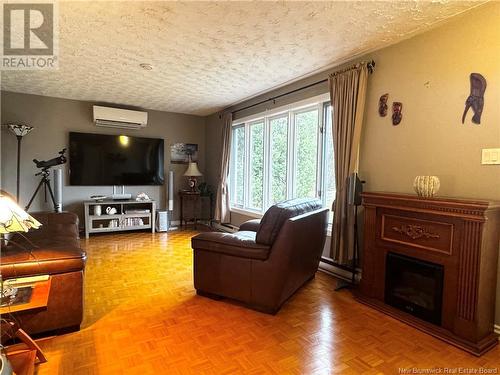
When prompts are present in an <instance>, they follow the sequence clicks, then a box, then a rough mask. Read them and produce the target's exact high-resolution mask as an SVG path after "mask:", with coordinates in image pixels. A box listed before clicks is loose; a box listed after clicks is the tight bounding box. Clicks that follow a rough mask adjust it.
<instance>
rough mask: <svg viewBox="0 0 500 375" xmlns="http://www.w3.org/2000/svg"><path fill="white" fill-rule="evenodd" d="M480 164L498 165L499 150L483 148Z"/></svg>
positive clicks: (499, 160) (499, 161)
mask: <svg viewBox="0 0 500 375" xmlns="http://www.w3.org/2000/svg"><path fill="white" fill-rule="evenodd" d="M481 164H483V165H495V164H500V148H483V150H482V153H481Z"/></svg>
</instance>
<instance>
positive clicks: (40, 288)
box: [0, 277, 51, 375]
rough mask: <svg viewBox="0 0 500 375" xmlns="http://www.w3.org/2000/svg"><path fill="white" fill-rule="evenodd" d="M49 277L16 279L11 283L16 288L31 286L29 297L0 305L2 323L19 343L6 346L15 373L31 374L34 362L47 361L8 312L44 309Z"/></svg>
mask: <svg viewBox="0 0 500 375" xmlns="http://www.w3.org/2000/svg"><path fill="white" fill-rule="evenodd" d="M50 283H51V279H50V277H48V278H47V279H46V280H40V281H33V278H25V279H18V280H17V282H16V283H15V284H14V285H13V286H14V287H16V288H21V287H23V286H24V287H26V286H31V287H32V291H31V297H30V298H29V300H28V301H27V302H25V303H19V304H14V305H9V306H3V307H0V315H2V317H3V318H4V321H3V324H8V325H10V327H9V328H8V329H12V330H13V331H14V336H15V337H16V338H18V339H19V340H20V341H21V343H19V344H14V345H10V346H9V347H7V348H6V352H7V358H9V361H10V362H11V365H12V368H13V370H14V372H15V373H16V374H25V375H31V374H33V373H34V371H35V363H36V360H37V359H38V362H39V363H44V362H47V358H46V357H45V355H44V354H43V352H42V349H41V348H40V347H39V346H38V344H37V343H36V342H35V340H33V339H32V338H31V337H30V336H29V335H28V334H27V333H26V332H25V331H24V330H23V329H22V328H20V327H19V326H17V324H16V323H14V321H10V320H9V314H22V313H25V312H34V311H36V310H46V309H47V302H48V300H49V293H50Z"/></svg>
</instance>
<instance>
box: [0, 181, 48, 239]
mask: <svg viewBox="0 0 500 375" xmlns="http://www.w3.org/2000/svg"><path fill="white" fill-rule="evenodd" d="M41 225H42V224H41V223H40V222H38V221H37V220H36V219H35V218H34V217H32V216H31V215H29V214H28V213H27V212H26V211H24V210H23V209H22V208H20V207H19V206H18V205H17V204H16V203H15V202H14V201H13V200H12V199H11V198H10V197H9V195H8V194H6V193H4V192H3V191H0V234H5V233H13V232H27V231H29V230H30V229H31V228H33V229H38V228H40V226H41Z"/></svg>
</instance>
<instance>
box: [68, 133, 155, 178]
mask: <svg viewBox="0 0 500 375" xmlns="http://www.w3.org/2000/svg"><path fill="white" fill-rule="evenodd" d="M163 148H164V147H163V139H156V138H141V137H130V136H124V135H103V134H90V133H75V132H70V133H69V169H70V178H69V180H70V184H71V185H107V186H112V185H163V183H164V181H165V178H164V173H163V167H164V166H163V152H164V150H163Z"/></svg>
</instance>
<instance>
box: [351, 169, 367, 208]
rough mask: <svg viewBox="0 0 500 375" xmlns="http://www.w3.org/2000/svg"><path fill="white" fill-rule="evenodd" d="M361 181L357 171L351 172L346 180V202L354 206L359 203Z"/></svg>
mask: <svg viewBox="0 0 500 375" xmlns="http://www.w3.org/2000/svg"><path fill="white" fill-rule="evenodd" d="M363 183H364V181H361V180H360V179H359V177H358V174H357V173H352V174H351V175H350V176H349V178H348V180H347V187H348V190H347V203H348V204H350V205H354V206H360V205H361V193H362V192H363Z"/></svg>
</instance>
